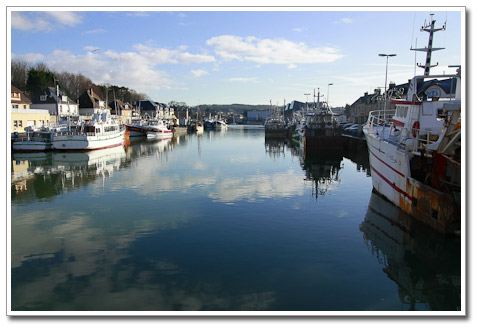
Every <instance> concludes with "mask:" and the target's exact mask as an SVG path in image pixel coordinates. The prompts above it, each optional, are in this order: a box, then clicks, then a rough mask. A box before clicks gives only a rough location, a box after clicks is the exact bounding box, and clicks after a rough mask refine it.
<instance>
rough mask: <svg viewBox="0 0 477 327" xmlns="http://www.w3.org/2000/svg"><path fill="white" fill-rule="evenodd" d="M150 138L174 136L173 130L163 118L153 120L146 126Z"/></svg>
mask: <svg viewBox="0 0 477 327" xmlns="http://www.w3.org/2000/svg"><path fill="white" fill-rule="evenodd" d="M144 129H145V131H146V136H147V138H148V139H166V138H172V136H173V133H172V131H171V130H170V129H169V128H167V126H166V124H164V122H163V121H162V120H159V119H158V120H151V121H149V125H146V126H144Z"/></svg>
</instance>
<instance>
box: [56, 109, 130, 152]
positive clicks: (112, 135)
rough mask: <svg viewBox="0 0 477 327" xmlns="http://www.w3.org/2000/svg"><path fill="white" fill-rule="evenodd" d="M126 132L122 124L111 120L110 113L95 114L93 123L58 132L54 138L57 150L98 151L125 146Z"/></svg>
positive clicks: (89, 122)
mask: <svg viewBox="0 0 477 327" xmlns="http://www.w3.org/2000/svg"><path fill="white" fill-rule="evenodd" d="M124 132H125V130H124V129H123V128H121V126H120V124H119V123H118V122H116V121H114V120H112V119H111V116H110V114H109V112H104V113H101V114H94V116H93V119H92V120H91V121H88V122H85V123H82V124H81V126H80V127H79V128H78V129H75V130H71V131H66V132H58V133H55V134H54V135H53V137H52V147H53V149H56V150H97V149H104V148H110V147H115V146H119V145H122V144H124Z"/></svg>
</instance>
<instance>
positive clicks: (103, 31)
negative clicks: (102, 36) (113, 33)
mask: <svg viewBox="0 0 477 327" xmlns="http://www.w3.org/2000/svg"><path fill="white" fill-rule="evenodd" d="M99 33H106V30H104V29H102V28H97V29H94V30H90V31H86V32H83V34H99Z"/></svg>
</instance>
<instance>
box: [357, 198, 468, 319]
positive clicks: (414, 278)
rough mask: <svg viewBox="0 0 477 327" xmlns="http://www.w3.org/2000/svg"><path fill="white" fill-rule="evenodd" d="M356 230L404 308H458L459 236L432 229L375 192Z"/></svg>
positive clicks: (459, 279) (451, 309)
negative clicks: (391, 283) (391, 284)
mask: <svg viewBox="0 0 477 327" xmlns="http://www.w3.org/2000/svg"><path fill="white" fill-rule="evenodd" d="M360 230H361V232H362V233H363V238H364V240H365V242H366V244H367V246H368V249H369V251H370V252H371V253H372V254H373V255H374V256H376V259H377V260H378V262H379V263H380V264H381V265H382V266H383V271H384V272H385V273H386V275H387V276H388V277H389V278H390V279H391V280H393V281H394V282H395V283H396V285H397V286H398V290H399V298H400V300H401V302H402V303H403V305H406V306H407V307H408V310H422V309H427V310H433V311H455V310H460V307H461V291H460V289H461V271H460V260H461V254H460V238H454V237H449V236H445V235H442V234H439V233H437V232H436V231H434V230H433V229H431V228H429V227H427V226H425V225H423V224H421V223H420V222H419V221H417V220H415V219H414V218H412V217H411V216H409V215H407V214H406V213H405V212H404V211H402V210H401V209H399V208H398V207H396V206H395V205H393V204H392V203H390V202H389V201H387V200H385V199H384V198H382V197H381V196H379V195H378V194H377V193H375V192H374V191H373V192H372V193H371V198H370V200H369V206H368V210H367V212H366V216H365V218H364V221H363V222H362V223H361V225H360ZM422 306H424V308H422Z"/></svg>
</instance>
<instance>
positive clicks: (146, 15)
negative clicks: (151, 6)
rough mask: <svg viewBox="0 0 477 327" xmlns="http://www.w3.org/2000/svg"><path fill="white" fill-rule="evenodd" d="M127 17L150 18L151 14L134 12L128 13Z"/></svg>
mask: <svg viewBox="0 0 477 327" xmlns="http://www.w3.org/2000/svg"><path fill="white" fill-rule="evenodd" d="M126 16H130V17H148V16H150V14H149V13H148V12H146V11H132V12H128V13H127V14H126Z"/></svg>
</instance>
